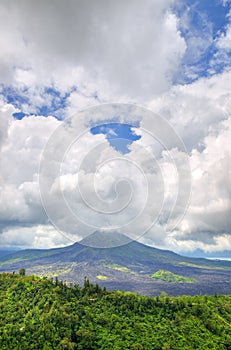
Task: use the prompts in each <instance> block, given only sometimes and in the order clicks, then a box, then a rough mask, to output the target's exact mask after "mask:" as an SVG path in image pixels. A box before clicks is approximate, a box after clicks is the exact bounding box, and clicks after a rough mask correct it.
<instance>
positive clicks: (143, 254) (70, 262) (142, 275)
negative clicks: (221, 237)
mask: <svg viewBox="0 0 231 350" xmlns="http://www.w3.org/2000/svg"><path fill="white" fill-rule="evenodd" d="M107 239H108V236H106V235H105V234H104V233H102V232H95V233H94V234H92V235H91V236H89V237H87V238H85V239H84V240H83V241H82V242H80V243H74V244H73V245H70V246H67V247H64V248H56V249H47V250H46V249H26V250H22V251H18V252H15V253H11V254H8V255H5V256H2V257H1V258H0V271H1V272H3V271H17V270H19V269H20V268H25V269H26V271H27V273H28V274H36V275H40V276H47V277H49V278H54V277H55V276H58V277H59V279H62V280H65V281H66V282H67V283H78V284H82V283H83V281H84V277H85V276H86V277H88V278H89V279H90V281H91V282H93V283H96V282H97V283H99V284H100V285H102V286H106V287H107V288H109V289H110V288H111V289H122V290H128V291H135V292H139V293H141V294H147V295H158V294H160V293H161V292H166V293H168V294H171V295H180V294H214V293H223V294H228V293H230V291H231V262H230V261H214V260H207V259H203V258H200V259H198V258H189V257H183V256H180V255H178V254H176V253H173V252H171V251H168V250H160V249H156V248H153V247H150V246H146V245H144V244H141V243H138V242H136V241H130V242H129V239H128V238H127V237H125V236H123V235H121V234H116V235H115V234H114V235H113V236H109V240H110V241H107ZM102 242H103V243H104V246H105V247H107V246H113V245H117V246H115V247H112V248H95V246H97V245H98V246H101V247H102ZM127 242H129V243H127ZM125 243H127V244H125ZM160 270H164V271H167V272H170V273H174V274H176V275H179V276H180V277H185V279H183V280H184V281H187V279H188V280H193V281H195V282H194V283H187V282H185V283H177V282H165V281H162V280H156V279H153V278H152V276H153V274H154V273H156V272H158V271H160ZM181 280H182V278H181ZM175 281H177V278H176V279H175Z"/></svg>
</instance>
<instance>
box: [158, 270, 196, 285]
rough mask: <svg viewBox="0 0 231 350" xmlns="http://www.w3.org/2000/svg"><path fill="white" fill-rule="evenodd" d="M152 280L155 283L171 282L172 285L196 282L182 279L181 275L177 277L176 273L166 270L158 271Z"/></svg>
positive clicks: (191, 279)
mask: <svg viewBox="0 0 231 350" xmlns="http://www.w3.org/2000/svg"><path fill="white" fill-rule="evenodd" d="M152 278H153V279H154V280H156V281H164V282H170V283H171V282H173V283H194V282H196V279H195V278H189V277H184V276H181V275H177V274H176V273H173V272H170V271H166V270H158V271H156V272H155V273H154V274H153V275H152Z"/></svg>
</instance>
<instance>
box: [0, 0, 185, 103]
mask: <svg viewBox="0 0 231 350" xmlns="http://www.w3.org/2000/svg"><path fill="white" fill-rule="evenodd" d="M172 3H173V1H172V0H164V1H163V0H161V1H160V0H158V1H152V0H145V1H143V2H142V3H141V2H140V1H138V0H135V1H128V2H124V1H116V2H115V1H113V0H110V1H108V0H107V1H105V0H100V1H97V3H96V2H94V1H72V0H69V1H68V3H67V4H66V3H65V4H64V3H63V2H62V1H50V2H49V3H47V2H46V1H42V2H39V3H36V2H33V3H32V2H31V1H28V0H24V1H21V2H20V4H19V3H14V5H13V4H11V3H9V2H8V1H3V2H1V9H2V11H3V18H2V20H1V28H0V29H1V40H2V43H1V44H2V45H1V48H2V49H1V59H0V71H2V73H3V74H2V76H3V75H4V76H5V77H6V82H8V83H15V84H17V87H19V86H20V84H21V86H24V85H25V86H27V87H35V86H36V85H39V86H40V85H41V84H43V85H45V86H50V85H51V83H52V82H53V84H54V86H55V87H56V88H58V89H59V90H65V89H67V87H68V88H70V86H73V85H77V86H78V87H79V88H80V90H81V86H82V87H84V85H85V81H89V80H90V81H91V82H95V81H97V82H100V81H104V82H105V84H106V87H107V90H108V94H109V96H110V97H111V98H112V96H113V97H114V96H115V94H116V95H120V96H131V95H132V96H134V97H136V98H140V97H141V96H142V98H144V97H145V98H146V97H147V96H148V95H149V96H150V95H153V94H155V93H160V92H162V91H164V90H166V89H167V88H168V87H169V85H170V84H171V80H172V76H173V74H174V72H175V71H176V70H177V69H178V66H179V63H180V61H181V59H182V57H183V55H184V52H185V49H186V46H185V42H184V39H183V38H182V37H181V35H180V32H179V31H178V21H177V18H176V16H175V15H174V14H173V13H171V8H170V6H171V4H172ZM9 58H10V59H9ZM47 72H49V74H47ZM97 90H98V87H97Z"/></svg>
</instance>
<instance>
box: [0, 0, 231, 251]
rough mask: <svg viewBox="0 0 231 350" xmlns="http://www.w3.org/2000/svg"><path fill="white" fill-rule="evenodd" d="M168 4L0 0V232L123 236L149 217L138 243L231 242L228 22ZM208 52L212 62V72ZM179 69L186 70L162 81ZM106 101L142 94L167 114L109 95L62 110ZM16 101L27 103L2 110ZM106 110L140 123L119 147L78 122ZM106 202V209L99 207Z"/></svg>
mask: <svg viewBox="0 0 231 350" xmlns="http://www.w3.org/2000/svg"><path fill="white" fill-rule="evenodd" d="M228 2H229V1H223V4H224V5H228ZM177 3H178V2H177ZM174 5H176V1H174V0H164V1H163V0H158V1H156V0H155V1H152V0H145V1H143V2H140V1H139V0H134V1H113V0H109V1H108V0H107V1H106V0H99V1H97V2H95V1H91V0H87V1H80V0H79V1H74V0H69V1H68V2H67V3H66V2H65V3H64V2H63V1H49V2H46V1H45V0H44V1H39V2H31V1H29V0H22V1H20V3H17V2H11V1H5V0H4V1H2V2H1V4H0V9H1V11H0V13H1V15H0V19H1V20H0V32H1V35H0V44H1V57H0V75H1V91H0V92H1V96H2V99H1V102H0V150H1V153H0V165H1V171H0V187H1V189H0V232H1V235H0V239H1V245H4V246H11V245H18V246H22V247H25V246H33V247H36V246H37V247H45V246H58V245H64V244H68V242H69V243H70V241H75V240H78V239H80V238H81V237H85V236H87V235H88V234H89V233H91V232H93V231H94V230H95V229H96V228H97V229H98V228H100V227H101V228H102V227H104V228H105V227H112V228H113V229H114V230H115V229H116V230H120V231H121V232H124V233H126V234H128V235H130V237H132V238H138V237H139V236H140V235H142V234H141V233H144V232H145V230H146V229H147V228H149V231H148V233H145V235H143V236H142V240H143V242H146V243H149V244H154V245H156V246H159V247H163V248H166V247H167V248H171V249H173V250H178V251H182V250H191V251H192V250H194V249H196V248H201V249H203V250H207V251H216V250H222V249H224V248H226V249H229V248H230V249H231V243H230V229H231V222H230V215H229V213H230V209H231V208H230V205H231V204H230V188H231V186H230V185H231V184H230V172H231V169H230V164H231V163H230V160H231V159H230V137H231V135H230V134H231V132H230V130H231V119H230V116H231V102H230V101H231V92H230V86H231V72H230V69H229V66H230V58H229V51H230V23H228V24H227V25H226V27H225V28H224V30H223V32H218V33H216V39H214V33H213V28H212V23H211V22H209V21H208V20H207V17H206V16H205V15H204V14H203V13H200V14H197V16H196V17H193V14H194V13H195V11H196V10H195V9H196V7H195V6H196V5H195V6H192V7H191V9H189V8H185V11H184V12H183V13H181V18H178V17H177V14H176V12H174ZM186 7H187V6H186ZM193 11H194V12H193ZM195 18H196V20H195ZM195 22H198V23H199V24H198V23H197V26H196V25H195ZM201 29H203V30H201ZM211 46H213V48H214V52H215V53H214V55H213V57H212V58H211V59H210V58H209V59H208V61H209V63H208V67H207V68H206V69H205V71H206V72H207V73H208V72H209V74H211V75H213V76H211V77H209V78H208V77H199V74H200V71H201V69H202V68H201V66H200V59H201V58H202V57H204V56H203V55H205V53H206V52H207V50H208V49H209V48H210V47H211ZM221 64H222V65H223V66H224V65H225V66H226V69H224V71H223V72H222V73H219V74H215V73H216V69H215V68H214V67H215V66H219V67H220V65H221ZM182 72H183V74H185V75H186V76H187V77H189V78H192V79H195V78H197V81H195V82H193V83H192V82H191V83H188V84H178V85H177V84H175V85H174V84H173V81H176V80H174V79H176V76H177V77H178V79H177V81H180V79H183V78H182ZM8 95H9V96H10V97H12V98H11V99H10V101H12V99H13V100H15V101H16V100H17V99H18V100H17V101H18V102H17V103H16V102H15V101H13V103H14V106H13V105H12V104H10V103H9V101H8V103H7V102H6V101H7V96H8ZM8 100H9V99H8ZM108 101H115V102H125V103H128V102H136V103H142V104H145V105H146V106H148V107H149V108H150V110H152V111H154V112H156V113H157V114H159V115H160V116H161V117H163V118H165V120H167V121H166V122H165V123H164V122H163V119H162V118H158V119H156V117H155V116H154V115H150V112H148V111H147V112H145V111H144V110H143V111H142V113H140V110H139V108H137V110H136V108H133V110H132V108H131V107H130V108H128V107H127V109H125V108H122V111H121V108H119V107H118V109H116V105H113V106H111V107H110V106H107V110H106V109H105V110H104V111H103V112H102V113H101V112H100V109H98V110H97V113H96V115H95V116H93V115H92V112H91V110H90V109H89V110H87V111H84V112H82V113H79V114H78V115H77V116H76V115H75V113H76V111H77V110H81V109H83V108H85V107H89V106H93V105H99V104H100V103H102V102H108ZM15 106H16V107H19V108H16V107H15ZM44 108H45V110H48V111H49V110H52V111H58V114H59V115H60V116H61V117H62V118H63V119H65V118H67V117H68V116H70V115H74V116H73V117H72V118H71V119H67V122H66V124H64V125H63V126H61V124H62V123H61V122H60V121H58V120H57V119H55V118H54V117H53V116H48V117H47V118H45V117H44V116H43V114H46V113H45V112H44ZM105 108H106V107H105ZM131 110H132V112H133V114H131ZM20 111H24V112H25V113H28V114H31V113H34V114H39V115H37V116H35V115H34V116H28V117H24V118H23V119H22V120H16V119H14V118H13V117H12V114H13V113H15V112H20ZM40 112H41V113H40ZM47 114H49V113H47ZM110 119H113V121H114V120H116V121H117V122H120V123H128V124H130V125H131V126H132V127H133V130H134V132H135V133H137V134H138V135H140V136H141V139H140V140H138V141H136V142H134V143H132V144H130V145H129V146H128V148H129V150H130V153H128V154H127V155H126V156H123V157H122V159H121V154H120V153H119V152H118V151H116V150H115V149H113V148H112V147H111V145H110V144H109V142H108V140H107V139H106V136H105V135H102V134H101V135H94V136H93V135H92V134H91V132H90V130H89V128H90V127H91V126H94V125H98V124H101V123H105V122H109V121H110ZM168 123H170V124H171V125H172V126H173V128H172V127H170V124H168ZM135 124H136V125H135ZM138 124H139V128H138V129H137V128H136V126H137V125H138ZM166 125H169V127H167V129H166ZM57 128H59V129H58V130H59V134H58V137H57V138H52V137H51V135H52V133H53V132H54V131H55V130H56V129H57ZM150 128H151V130H152V131H153V133H151V134H150V133H148V132H147V131H150ZM166 130H167V132H166ZM177 134H178V135H179V136H180V138H178V137H177V138H176V135H177ZM76 135H79V136H80V137H79V138H78V139H76ZM49 139H50V144H49V147H48V153H46V151H45V153H44V149H45V147H46V143H47V141H48V140H49ZM180 139H182V141H183V143H184V144H185V146H186V148H184V147H182V145H183V143H182V142H181V141H180ZM186 150H187V151H188V155H187V152H186ZM49 152H50V153H49ZM44 156H45V157H47V158H46V159H47V160H49V161H47V162H46V163H45V165H46V167H44V168H42V175H43V176H42V181H43V185H44V189H45V191H46V195H47V198H46V205H45V210H46V211H47V212H45V211H44V208H43V206H42V203H41V198H40V190H41V178H40V187H39V164H40V160H41V157H44ZM42 159H43V158H42ZM188 162H189V164H188ZM60 165H61V167H60ZM186 165H190V167H191V170H192V172H191V173H190V175H191V176H192V177H191V176H188V175H189V172H188V169H186V168H187V166H186ZM40 170H41V169H40ZM54 171H55V172H54ZM40 175H41V171H40ZM190 185H191V186H192V191H191V201H190V207H189V210H188V212H187V214H186V215H185V216H184V218H183V220H182V215H183V214H185V209H186V207H187V205H188V200H189V192H190ZM134 189H135V190H134ZM86 204H88V205H86ZM92 207H94V209H95V215H92V210H91V209H92ZM172 208H174V210H173V212H172V214H171V215H170V216H169V213H170V212H171V209H172ZM119 209H121V211H120V210H119ZM122 209H123V210H122ZM141 209H142V210H143V209H145V210H143V216H142V217H139V216H138V213H139V210H141ZM115 210H117V216H116V215H114V214H112V213H109V214H110V215H108V216H107V218H106V217H105V215H103V213H100V211H104V212H105V211H108V212H110V211H111V212H113V211H115ZM159 211H161V215H159ZM47 214H49V215H47ZM104 214H105V213H104ZM76 216H77V217H78V220H76ZM136 217H139V219H136ZM179 217H180V218H181V220H180V221H179V222H178V221H177V219H178V218H179ZM134 218H135V219H134ZM49 220H51V222H52V223H53V224H54V226H55V227H56V228H57V229H59V230H60V231H62V233H63V235H60V234H59V233H58V231H57V230H56V229H55V228H52V226H51V222H49ZM154 221H155V224H154V225H153V223H154ZM87 224H90V225H87ZM125 224H127V225H125ZM122 226H123V227H122Z"/></svg>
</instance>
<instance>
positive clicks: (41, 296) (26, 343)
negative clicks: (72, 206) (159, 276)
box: [0, 271, 231, 350]
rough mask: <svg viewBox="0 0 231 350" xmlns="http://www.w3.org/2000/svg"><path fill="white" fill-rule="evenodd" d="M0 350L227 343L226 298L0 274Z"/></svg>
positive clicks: (229, 311) (230, 343)
mask: <svg viewBox="0 0 231 350" xmlns="http://www.w3.org/2000/svg"><path fill="white" fill-rule="evenodd" d="M0 349H2V350H4V349H7V350H10V349H17V350H20V349H44V350H49V349H82V350H90V349H102V350H103V349H104V350H107V349H118V350H121V349H123V350H126V349H136V350H138V349H145V350H146V349H147V350H148V349H150V350H155V349H156V350H163V349H165V350H166V349H181V350H184V349H201V350H206V349H231V296H220V295H219V296H217V295H214V296H193V297H191V296H185V297H177V298H176V297H175V298H174V297H168V296H161V297H156V298H150V297H145V296H140V295H137V294H132V293H126V292H118V291H116V292H114V291H113V292H109V291H106V290H105V289H101V288H100V287H99V286H98V285H92V284H90V283H89V281H88V280H87V279H86V280H85V282H84V286H83V287H79V286H70V287H67V286H66V285H65V284H64V283H62V282H60V281H58V280H57V279H56V280H55V281H54V282H52V281H50V280H48V279H46V278H43V279H41V278H38V277H35V276H25V275H24V271H20V274H0Z"/></svg>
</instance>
